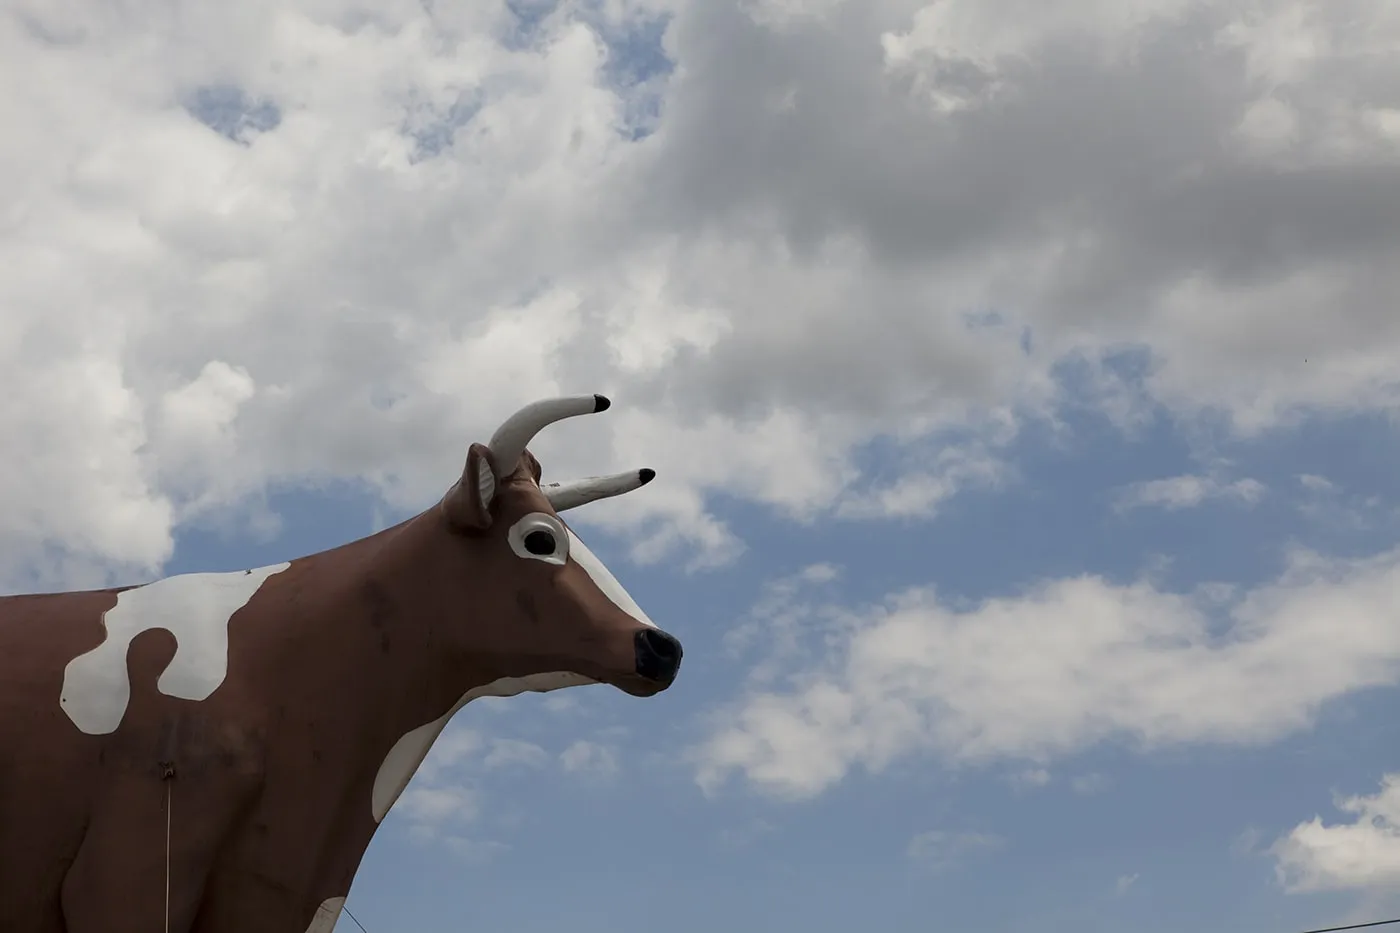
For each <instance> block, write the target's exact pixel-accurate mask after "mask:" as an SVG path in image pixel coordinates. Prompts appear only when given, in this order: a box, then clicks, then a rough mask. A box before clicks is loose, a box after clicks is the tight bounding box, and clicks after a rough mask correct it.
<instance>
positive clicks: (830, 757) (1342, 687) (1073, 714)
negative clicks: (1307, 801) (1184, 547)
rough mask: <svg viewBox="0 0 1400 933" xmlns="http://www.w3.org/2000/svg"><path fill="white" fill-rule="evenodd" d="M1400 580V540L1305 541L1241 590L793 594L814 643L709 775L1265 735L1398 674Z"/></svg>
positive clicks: (742, 719)
mask: <svg viewBox="0 0 1400 933" xmlns="http://www.w3.org/2000/svg"><path fill="white" fill-rule="evenodd" d="M1397 594H1400V551H1390V552H1387V553H1383V554H1379V555H1376V556H1374V557H1371V558H1369V559H1364V560H1354V561H1342V560H1327V559H1324V558H1322V557H1319V556H1317V555H1315V554H1310V553H1307V552H1297V553H1295V554H1294V555H1293V557H1292V558H1291V561H1290V564H1289V566H1288V568H1287V570H1286V571H1285V572H1284V573H1283V574H1282V575H1281V576H1280V577H1279V578H1278V579H1276V580H1274V581H1272V582H1269V583H1267V584H1264V585H1261V586H1258V587H1256V588H1254V589H1252V590H1248V591H1244V592H1237V591H1233V590H1230V589H1229V588H1221V587H1212V586H1206V587H1202V588H1200V589H1199V590H1197V591H1195V592H1191V593H1175V592H1167V591H1163V590H1161V589H1158V588H1157V587H1156V586H1154V585H1152V584H1151V583H1147V582H1135V583H1125V584H1120V583H1112V582H1109V581H1106V580H1104V579H1102V578H1099V577H1094V576H1081V577H1073V578H1066V579H1055V580H1048V581H1044V582H1042V583H1039V584H1037V585H1035V586H1034V587H1031V588H1030V589H1029V590H1027V591H1026V592H1024V593H1023V594H1021V595H1016V596H1003V597H998V598H994V599H988V600H985V601H983V602H982V603H980V604H978V605H975V606H970V607H957V608H955V607H952V606H949V605H948V604H947V603H946V602H944V601H943V600H941V599H940V597H939V595H938V593H937V592H936V590H935V589H934V588H932V587H916V588H912V589H908V590H905V591H902V592H898V593H895V594H892V595H891V596H889V597H888V598H887V599H885V600H884V601H883V602H882V603H880V604H878V605H870V606H857V607H846V606H840V605H833V604H831V603H830V602H825V601H821V600H817V599H813V600H812V601H811V602H810V603H809V602H804V600H803V598H802V597H801V596H798V595H794V598H793V603H792V605H793V606H794V607H796V609H795V611H796V612H797V613H798V616H797V618H795V619H793V620H791V621H790V622H789V624H790V625H792V626H793V627H794V628H795V629H796V630H804V629H805V636H804V637H805V638H806V639H807V644H808V645H809V649H808V650H807V651H806V652H805V653H800V652H799V653H792V654H790V655H789V656H790V657H791V658H792V659H793V660H790V661H786V662H784V663H783V664H782V665H781V671H775V672H770V676H769V677H768V678H767V679H766V680H763V681H760V682H757V683H754V684H753V685H751V686H750V687H749V688H748V689H747V691H746V692H745V693H744V695H743V696H742V697H741V698H740V699H739V700H737V701H736V702H735V703H733V704H732V705H730V706H729V707H727V708H725V709H724V710H723V711H722V712H721V713H719V714H717V715H716V716H715V718H714V719H713V721H712V723H711V726H710V731H709V733H708V735H707V737H706V738H705V739H704V740H703V741H702V742H701V743H700V744H699V745H698V746H697V747H696V748H695V749H694V751H693V753H692V754H693V756H694V758H693V760H694V761H695V764H696V767H697V778H698V780H699V781H700V783H701V786H702V787H703V788H705V789H706V790H707V791H711V792H713V791H714V790H715V789H717V788H718V786H719V785H720V784H721V783H722V782H723V781H724V780H725V779H726V778H727V777H729V776H731V775H734V774H738V775H741V776H742V777H744V778H746V779H747V780H748V781H749V782H751V783H752V784H753V785H755V786H757V787H758V788H759V789H761V790H763V791H766V792H769V793H773V794H776V795H780V796H785V797H789V798H804V797H811V796H813V795H816V794H819V793H821V792H822V791H823V790H825V789H826V788H828V787H830V786H832V785H833V784H835V783H837V782H839V781H840V780H842V778H843V777H844V776H845V775H846V774H847V773H848V772H849V771H850V770H851V769H852V768H853V767H862V768H865V769H868V770H870V771H879V770H881V769H883V768H884V767H886V766H887V765H889V764H891V763H892V762H894V761H896V760H899V759H903V758H905V757H908V756H910V755H918V754H926V755H933V756H936V757H937V758H939V759H940V760H942V761H944V762H946V763H948V764H965V765H981V764H989V763H994V762H1011V763H1015V762H1027V763H1030V764H1032V765H1033V766H1043V764H1044V763H1046V762H1049V761H1051V760H1054V759H1056V758H1062V757H1064V756H1067V755H1070V754H1073V753H1075V752H1078V751H1081V750H1083V749H1085V748H1088V747H1090V746H1092V745H1095V744H1097V743H1102V742H1110V741H1113V742H1126V743H1131V744H1133V745H1135V746H1137V747H1139V748H1143V749H1151V748H1156V747H1162V746H1170V745H1177V744H1182V743H1200V742H1216V743H1264V742H1269V741H1272V740H1274V739H1277V738H1279V737H1281V736H1283V735H1286V734H1289V733H1291V732H1294V731H1297V730H1299V729H1304V728H1307V727H1308V725H1309V724H1310V723H1311V722H1312V720H1313V717H1314V715H1315V714H1316V713H1317V711H1318V710H1319V708H1320V707H1321V706H1322V705H1323V704H1325V703H1327V702H1328V701H1330V700H1332V699H1334V698H1337V697H1340V696H1342V695H1344V694H1346V693H1348V692H1350V691H1354V690H1359V689H1362V688H1365V687H1373V686H1392V685H1395V684H1396V683H1397V682H1400V615H1397V613H1398V612H1400V610H1398V609H1397V606H1400V599H1397ZM1081 789H1082V790H1086V791H1087V790H1089V789H1091V788H1089V787H1087V786H1085V787H1083V788H1081Z"/></svg>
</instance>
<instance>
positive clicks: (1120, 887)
mask: <svg viewBox="0 0 1400 933" xmlns="http://www.w3.org/2000/svg"><path fill="white" fill-rule="evenodd" d="M1137 880H1138V875H1137V874H1136V873H1134V874H1131V875H1119V876H1118V880H1117V881H1115V882H1114V883H1113V890H1114V892H1115V893H1116V894H1117V895H1118V896H1119V897H1122V896H1123V895H1124V894H1127V893H1128V889H1129V888H1131V887H1132V886H1133V884H1134V883H1135V882H1136V881H1137Z"/></svg>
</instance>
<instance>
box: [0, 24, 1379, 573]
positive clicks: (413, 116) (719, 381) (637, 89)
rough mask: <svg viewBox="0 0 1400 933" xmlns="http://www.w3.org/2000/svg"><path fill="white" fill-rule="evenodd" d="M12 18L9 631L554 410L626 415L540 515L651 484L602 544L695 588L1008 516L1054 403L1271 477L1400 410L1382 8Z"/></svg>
mask: <svg viewBox="0 0 1400 933" xmlns="http://www.w3.org/2000/svg"><path fill="white" fill-rule="evenodd" d="M13 11H14V13H15V15H13V16H10V17H7V18H5V20H4V22H3V23H0V78H4V79H5V80H4V86H5V87H6V88H7V91H6V96H5V103H6V121H7V123H6V125H7V128H8V134H7V138H8V139H10V140H12V142H11V143H10V144H8V145H7V147H6V150H5V153H4V155H3V157H0V168H3V169H4V171H3V172H0V200H3V202H4V203H6V204H7V205H11V207H12V209H11V210H10V211H9V213H8V214H7V223H6V224H5V226H4V229H3V231H0V263H3V272H4V274H3V275H0V306H3V307H4V308H5V309H6V311H5V315H4V320H3V323H0V366H3V368H4V371H5V373H6V379H7V382H6V392H5V397H6V399H7V400H8V401H7V402H5V403H2V404H0V431H3V433H4V435H5V436H6V437H7V438H10V439H12V445H11V449H12V450H13V451H14V452H15V453H14V454H12V456H10V457H8V458H6V461H5V463H4V464H3V466H0V508H2V509H3V511H4V514H5V515H6V516H7V519H6V522H5V524H4V527H3V528H0V584H2V585H5V586H10V587H21V586H23V587H32V586H36V585H39V584H44V585H54V584H59V583H63V584H67V585H78V584H79V583H82V584H86V583H91V582H100V581H104V580H109V579H117V578H121V579H125V578H127V577H129V576H131V575H134V574H142V575H148V574H150V573H153V572H155V571H156V570H158V569H159V568H160V567H161V566H162V565H163V564H164V563H165V562H166V561H167V560H168V559H169V557H170V555H171V548H172V542H173V540H174V532H175V530H176V529H177V528H178V527H179V526H180V525H181V524H183V523H188V522H192V521H198V520H201V517H203V518H211V517H212V519H213V520H217V521H219V522H223V523H230V522H235V521H237V520H241V519H237V516H238V515H239V513H240V511H242V510H241V509H240V508H239V504H240V503H245V502H257V501H258V500H259V497H260V495H261V494H262V492H263V491H265V490H266V489H267V488H268V487H269V485H271V484H281V485H288V484H293V485H294V484H316V483H320V482H324V481H326V480H329V479H350V480H354V481H355V482H357V483H360V484H362V485H363V486H364V487H365V488H367V489H369V490H371V491H373V492H374V493H375V494H376V496H377V497H379V498H380V499H381V500H382V504H383V505H385V506H386V507H390V508H392V509H409V508H420V507H423V506H425V505H427V504H428V503H429V502H431V501H432V499H433V497H435V496H437V495H439V494H441V492H442V491H443V490H444V489H445V488H447V486H448V485H450V483H451V482H452V480H453V478H454V475H455V471H457V470H460V467H461V460H462V456H463V452H464V450H465V447H466V445H467V443H468V442H469V441H471V440H474V439H481V438H484V437H487V436H489V433H490V432H491V430H492V429H493V427H494V425H495V423H496V421H497V420H498V419H499V418H501V417H503V416H504V415H505V414H506V413H508V412H509V411H510V410H512V409H513V408H514V407H515V406H516V405H518V404H521V403H523V402H526V401H529V400H532V399H534V398H537V397H540V396H544V395H550V394H555V393H561V392H579V391H585V392H586V391H603V392H608V393H611V394H613V395H614V396H615V397H616V398H617V401H618V405H617V407H616V408H615V409H614V411H613V412H612V413H610V414H609V415H608V416H606V417H604V418H600V419H597V420H596V421H594V420H590V421H589V422H588V423H587V424H586V425H583V424H580V425H570V426H560V427H559V428H558V429H557V430H555V431H552V432H551V433H550V434H549V435H548V436H547V437H544V438H541V441H540V444H539V447H540V453H541V455H542V458H543V459H544V461H545V465H546V469H548V470H549V471H550V475H551V476H562V475H565V474H569V473H579V472H602V471H606V470H609V469H621V468H624V467H630V466H636V465H638V464H645V463H646V462H647V461H653V462H652V463H651V464H650V465H652V466H654V467H656V468H657V469H658V470H659V471H660V473H661V476H662V477H664V480H663V481H660V482H658V483H655V484H653V485H652V486H650V487H648V489H647V490H645V491H643V492H639V493H637V494H635V495H634V496H632V497H628V498H627V499H626V500H619V501H618V502H617V503H614V504H612V505H610V507H609V508H608V509H599V510H598V511H597V512H596V513H591V514H590V515H589V516H586V517H581V519H582V520H584V521H586V522H591V523H593V524H594V525H595V526H597V527H600V528H604V529H606V530H609V531H612V532H616V533H618V534H626V535H627V536H628V539H629V541H631V542H632V543H633V545H634V547H633V550H632V556H633V557H634V558H635V559H638V560H650V561H656V560H661V559H664V558H666V557H669V556H680V555H683V556H684V560H685V563H686V564H687V565H688V566H692V567H696V568H701V567H707V566H716V565H718V564H721V563H723V562H724V561H727V560H732V559H734V558H735V557H736V556H737V555H739V554H741V553H743V542H742V541H741V540H739V538H738V536H737V535H736V534H735V532H734V531H733V530H732V529H730V528H729V527H728V526H727V525H726V524H725V523H724V522H723V521H722V520H721V519H720V518H719V517H717V515H716V514H715V512H714V510H713V509H712V505H711V503H712V497H713V495H714V494H716V493H720V492H722V493H724V494H725V495H728V496H732V497H737V498H739V499H741V500H744V501H747V502H750V503H758V504H760V505H762V506H764V507H768V508H771V509H773V510H775V511H776V512H777V513H779V514H783V515H787V516H791V517H796V518H799V519H803V520H810V519H812V518H814V517H820V516H827V515H830V514H831V513H832V512H833V511H840V510H842V509H844V510H845V512H846V514H847V515H852V514H861V513H863V514H865V515H866V516H867V517H882V516H888V515H917V516H927V515H930V514H934V513H935V511H936V509H937V508H938V506H939V505H940V504H941V503H942V502H943V501H946V498H947V497H948V496H949V495H953V494H956V492H957V491H958V490H960V489H964V488H967V487H968V486H969V485H977V484H982V483H985V482H993V481H995V476H996V475H997V474H998V473H999V471H1000V469H1001V467H999V466H998V464H999V463H1000V462H1001V453H1002V451H1001V448H1000V446H999V445H1000V444H1001V443H1002V442H1003V439H1004V438H1005V437H1006V436H1007V435H1008V431H1010V432H1011V433H1013V434H1014V432H1015V431H1016V429H1018V428H1019V426H1021V425H1023V424H1025V423H1027V422H1029V421H1032V420H1034V419H1039V418H1048V417H1053V416H1054V413H1055V410H1056V409H1057V407H1058V406H1061V405H1064V404H1067V403H1069V401H1071V400H1070V399H1068V398H1067V397H1066V393H1065V391H1064V387H1063V386H1062V385H1060V383H1059V381H1058V379H1057V376H1056V373H1057V372H1058V369H1057V367H1059V366H1060V365H1061V364H1063V363H1064V362H1065V361H1072V360H1088V361H1091V362H1092V361H1101V360H1103V359H1105V358H1107V357H1109V356H1111V355H1113V354H1115V353H1119V352H1122V351H1124V350H1125V349H1127V350H1132V351H1134V352H1141V353H1142V354H1144V356H1145V357H1146V358H1147V359H1149V360H1150V365H1149V366H1148V367H1147V368H1146V370H1145V375H1143V377H1142V378H1141V379H1140V380H1138V381H1140V382H1141V385H1134V386H1132V387H1130V391H1129V392H1128V396H1132V397H1134V398H1136V397H1138V396H1141V398H1142V399H1144V400H1146V401H1147V402H1150V403H1151V404H1153V405H1161V406H1165V407H1166V408H1167V409H1169V410H1170V411H1171V412H1172V413H1173V414H1174V415H1176V416H1177V417H1179V418H1182V419H1189V418H1192V417H1195V416H1196V415H1205V416H1211V417H1213V416H1214V415H1215V414H1219V413H1223V414H1224V415H1225V416H1226V417H1227V420H1228V421H1229V424H1230V425H1231V426H1233V428H1234V429H1235V430H1236V431H1238V432H1246V433H1247V432H1257V431H1261V430H1267V429H1270V428H1271V427H1277V426H1280V425H1287V424H1289V423H1291V421H1292V420H1294V419H1296V418H1297V417H1299V414H1300V413H1301V412H1317V413H1322V414H1327V413H1333V412H1341V411H1358V410H1386V411H1393V410H1394V408H1395V406H1396V403H1397V399H1400V389H1398V388H1397V383H1396V381H1395V378H1394V375H1393V374H1394V373H1395V372H1397V371H1400V318H1397V317H1396V316H1395V315H1394V314H1393V313H1391V305H1392V301H1391V296H1393V295H1394V294H1395V293H1396V291H1397V286H1398V285H1400V279H1397V276H1400V271H1397V270H1400V263H1397V262H1396V261H1395V260H1396V259H1397V255H1396V251H1397V249H1400V246H1397V244H1400V235H1397V234H1400V229H1397V224H1400V220H1397V218H1400V159H1397V158H1396V155H1395V153H1396V148H1395V146H1396V139H1397V130H1396V124H1397V120H1396V118H1395V111H1394V109H1393V108H1391V107H1390V105H1389V104H1388V103H1387V100H1388V98H1387V96H1386V92H1385V91H1384V88H1386V87H1389V86H1390V84H1391V83H1393V82H1394V80H1395V75H1394V74H1392V70H1390V68H1389V66H1388V65H1385V64H1377V62H1378V61H1382V62H1384V61H1388V59H1386V58H1385V57H1384V56H1381V57H1380V58H1378V57H1377V55H1376V52H1375V50H1377V49H1384V48H1388V47H1390V46H1393V45H1394V44H1395V43H1396V41H1397V38H1400V24H1397V21H1396V19H1395V17H1394V16H1393V15H1391V14H1390V13H1389V5H1388V4H1387V3H1385V2H1384V0H1341V2H1337V3H1328V4H1322V5H1318V4H1302V3H1297V2H1293V0H1264V2H1258V3H1256V2H1251V3H1245V2H1243V0H1232V2H1227V3H1217V4H1203V3H1199V2H1187V0H1145V2H1140V3H1133V4H1117V3H1107V2H1105V0H1094V2H1081V3H1075V4H1057V5H1047V4H1032V3H1019V4H1017V5H1016V6H1015V11H1014V15H1007V11H1006V9H1005V8H1001V7H999V8H997V10H996V11H991V10H990V9H989V8H987V7H986V6H985V5H982V4H978V3H976V2H974V0H944V2H940V3H937V4H931V5H930V4H927V3H925V2H922V0H890V2H882V3H869V4H867V3H829V2H821V3H795V2H790V0H783V2H767V3H764V4H751V3H746V2H738V0H715V2H710V0H705V2H695V0H665V2H660V0H657V2H639V0H622V2H616V3H607V4H591V3H580V2H564V3H560V4H556V5H554V7H553V9H552V10H551V11H549V12H547V14H545V15H541V16H538V17H531V18H530V19H531V22H530V23H528V24H527V25H522V24H521V22H518V21H517V20H516V18H515V17H514V16H513V15H512V14H511V12H510V11H509V10H508V9H507V8H506V6H505V5H501V4H488V5H484V6H479V7H472V8H471V9H465V8H464V9H457V8H448V7H445V6H441V5H437V6H432V5H426V6H425V5H423V4H390V5H388V6H384V7H376V8H375V10H374V11H372V12H366V11H365V10H362V9H361V8H360V7H359V6H358V5H356V4H354V3H352V2H349V0H330V2H327V3H321V2H318V3H310V2H300V0H294V2H290V3H278V4H272V3H268V2H265V0H254V2H249V3H240V4H234V5H222V6H219V7H217V8H216V7H210V6H208V5H200V4H194V3H190V2H187V0H179V2H175V3H173V4H155V3H151V2H147V0H138V2H136V3H135V4H134V5H128V6H124V7H122V9H121V11H118V12H113V11H112V9H111V7H110V4H105V3H102V2H99V0H73V2H70V3H65V4H62V5H55V4H51V3H42V2H37V0H19V2H18V3H17V4H16V5H14V7H13ZM639 50H641V51H639ZM641 61H645V62H647V63H649V64H646V66H645V67H644V68H643V67H641V66H640V65H638V64H636V63H637V62H641ZM639 68H640V71H639ZM642 72H645V73H642ZM989 310H991V311H995V314H994V315H988V313H987V312H988V311H989ZM1128 396H1125V395H1124V393H1122V392H1118V393H1110V394H1109V395H1107V396H1105V397H1104V398H1103V399H1101V400H1099V402H1096V404H1099V403H1101V404H1102V405H1103V406H1105V407H1106V409H1109V410H1112V411H1117V412H1118V415H1119V416H1121V415H1122V411H1120V410H1119V409H1121V403H1122V400H1123V399H1124V398H1125V397H1128ZM1139 407H1141V406H1134V408H1139ZM876 441H879V442H880V443H881V445H882V447H883V446H890V447H892V448H895V449H897V450H900V451H903V452H905V453H906V454H907V455H908V456H905V457H903V458H901V459H900V460H899V463H900V466H899V468H898V469H897V470H896V471H894V472H893V473H881V472H880V471H878V470H876V471H872V470H870V469H868V468H863V467H861V466H860V465H859V462H860V461H859V458H858V457H857V456H856V454H857V453H859V452H860V451H862V450H863V449H865V447H866V445H869V444H871V443H872V442H876ZM943 450H948V451H950V453H949V454H948V457H949V459H948V460H947V461H942V460H940V459H939V458H938V457H937V456H930V457H928V458H927V459H924V460H923V462H920V459H921V457H923V455H925V454H927V453H928V452H929V451H935V452H937V451H943Z"/></svg>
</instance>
